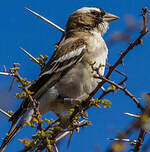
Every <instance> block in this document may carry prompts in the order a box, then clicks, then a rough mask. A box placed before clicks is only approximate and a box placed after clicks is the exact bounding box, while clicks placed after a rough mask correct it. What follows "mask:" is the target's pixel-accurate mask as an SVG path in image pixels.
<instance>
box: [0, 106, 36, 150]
mask: <svg viewBox="0 0 150 152" xmlns="http://www.w3.org/2000/svg"><path fill="white" fill-rule="evenodd" d="M33 113H34V110H33V109H32V108H30V109H28V110H27V111H26V112H25V113H24V114H23V116H22V118H21V119H20V120H19V122H18V123H17V121H15V123H13V124H12V126H11V128H10V130H9V132H8V135H7V136H6V137H5V138H4V139H3V143H2V145H1V147H0V152H3V151H4V150H5V149H6V147H7V146H8V144H9V143H10V142H11V141H12V139H13V138H14V137H15V136H16V134H17V133H18V132H19V131H20V130H21V129H22V128H23V127H24V126H25V122H30V121H31V119H32V116H33ZM16 124H17V125H16Z"/></svg>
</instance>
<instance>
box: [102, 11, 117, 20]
mask: <svg viewBox="0 0 150 152" xmlns="http://www.w3.org/2000/svg"><path fill="white" fill-rule="evenodd" d="M117 19H119V17H118V16H116V15H113V14H109V13H107V14H106V15H104V21H106V22H111V21H114V20H117Z"/></svg>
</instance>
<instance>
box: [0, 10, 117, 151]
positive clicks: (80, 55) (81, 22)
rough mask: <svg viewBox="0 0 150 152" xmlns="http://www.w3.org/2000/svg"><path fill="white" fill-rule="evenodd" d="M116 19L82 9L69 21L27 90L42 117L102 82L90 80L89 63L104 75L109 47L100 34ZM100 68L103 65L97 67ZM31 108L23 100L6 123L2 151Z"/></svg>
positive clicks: (78, 100)
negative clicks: (47, 59) (49, 56)
mask: <svg viewBox="0 0 150 152" xmlns="http://www.w3.org/2000/svg"><path fill="white" fill-rule="evenodd" d="M118 18H119V17H118V16H116V15H113V14H110V13H107V12H105V11H104V10H103V9H102V8H98V7H82V8H80V9H77V10H76V11H74V12H73V13H72V14H71V15H70V16H69V18H68V21H67V23H66V28H65V32H64V34H63V36H62V38H61V41H60V43H59V46H58V48H56V49H55V51H54V53H53V55H52V57H51V58H50V60H49V61H48V62H47V64H46V65H45V66H44V68H43V69H42V72H41V73H40V74H39V76H38V78H37V79H36V80H35V81H33V82H32V83H31V85H30V86H29V87H28V90H29V91H30V92H32V93H33V94H32V97H33V99H35V100H37V101H39V103H40V104H39V111H40V113H41V114H44V113H47V112H49V111H52V112H54V113H55V114H56V115H61V114H63V113H64V112H65V111H67V110H69V109H70V108H73V107H74V106H75V105H77V104H79V103H81V102H82V101H84V100H85V99H86V98H87V97H88V96H89V94H90V93H91V92H92V91H93V90H94V89H95V88H96V87H97V85H98V83H99V82H100V81H101V80H99V79H96V78H94V77H93V70H92V67H91V65H90V64H89V63H90V62H93V63H95V64H94V67H99V73H100V74H101V75H104V71H105V65H106V60H107V55H108V48H107V45H106V43H105V41H104V39H103V37H102V36H103V34H104V33H106V31H107V30H108V28H109V23H110V22H112V21H114V20H117V19H118ZM100 65H103V66H100ZM33 114H34V109H33V107H32V106H31V105H30V100H29V99H28V98H27V99H25V100H24V101H23V102H22V104H21V105H20V108H19V109H18V110H17V111H16V112H15V113H14V114H13V115H12V117H11V118H10V119H9V121H11V122H12V126H11V128H10V130H9V133H8V136H6V138H4V140H3V143H2V145H1V147H0V151H1V152H3V151H4V150H5V148H6V147H7V145H8V144H9V143H10V142H11V140H12V139H13V138H14V136H15V135H16V134H17V133H18V132H19V131H20V130H21V129H22V128H23V127H24V126H25V122H30V121H31V120H32V116H33Z"/></svg>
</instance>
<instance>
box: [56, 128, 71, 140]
mask: <svg viewBox="0 0 150 152" xmlns="http://www.w3.org/2000/svg"><path fill="white" fill-rule="evenodd" d="M69 133H70V131H66V132H64V133H63V134H62V135H60V136H58V137H57V138H56V142H58V141H59V140H60V139H62V138H64V137H65V136H67V135H68V134H69Z"/></svg>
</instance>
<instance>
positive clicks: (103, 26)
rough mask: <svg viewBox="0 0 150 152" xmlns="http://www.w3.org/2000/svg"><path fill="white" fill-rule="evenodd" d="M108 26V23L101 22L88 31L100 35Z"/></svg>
mask: <svg viewBox="0 0 150 152" xmlns="http://www.w3.org/2000/svg"><path fill="white" fill-rule="evenodd" d="M108 28H109V23H107V22H102V23H101V24H99V25H98V27H96V28H94V29H93V30H92V31H90V32H91V33H92V34H96V33H100V34H101V35H103V34H105V33H106V32H107V30H108Z"/></svg>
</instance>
